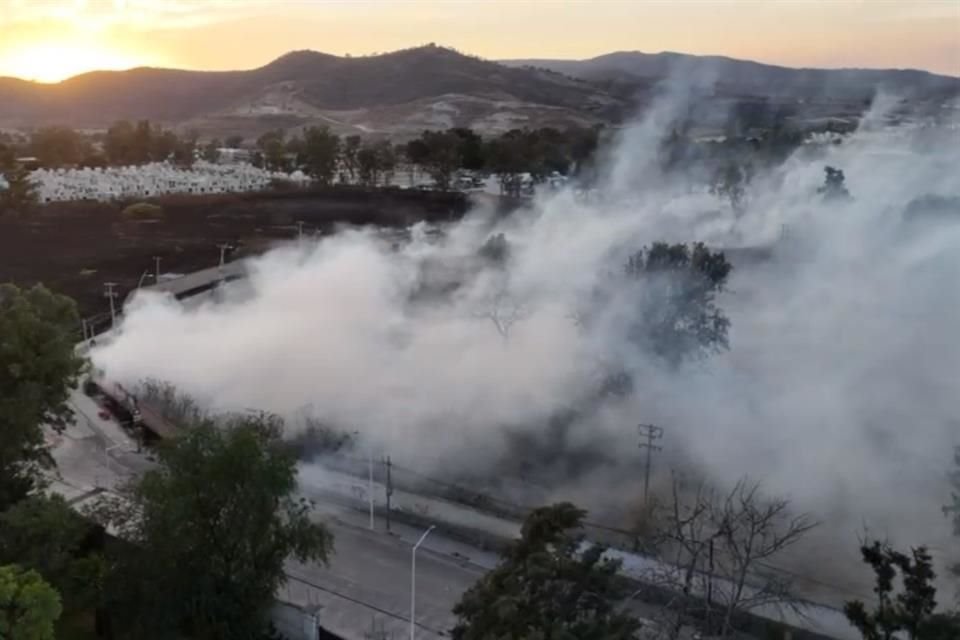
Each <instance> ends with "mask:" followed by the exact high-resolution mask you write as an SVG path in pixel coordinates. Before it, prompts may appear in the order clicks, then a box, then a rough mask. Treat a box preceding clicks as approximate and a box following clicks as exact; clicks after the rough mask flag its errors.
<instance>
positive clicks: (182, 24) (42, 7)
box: [0, 0, 960, 82]
mask: <svg viewBox="0 0 960 640" xmlns="http://www.w3.org/2000/svg"><path fill="white" fill-rule="evenodd" d="M430 42H433V43H436V44H438V45H444V46H450V47H454V48H456V49H459V50H461V51H463V52H466V53H471V54H475V55H479V56H481V57H484V58H490V59H502V58H588V57H592V56H596V55H601V54H603V53H609V52H611V51H623V50H637V51H645V52H649V53H656V52H659V51H678V52H682V53H693V54H717V55H726V56H730V57H735V58H746V59H752V60H758V61H761V62H768V63H773V64H782V65H786V66H812V67H881V68H887V67H894V68H907V67H909V68H919V69H926V70H929V71H934V72H938V73H947V74H951V75H960V0H902V1H893V0H736V1H734V0H672V1H656V0H646V1H645V0H419V1H417V0H351V1H345V0H340V1H336V0H0V76H5V75H7V76H16V77H21V78H26V79H30V80H37V81H41V82H54V81H58V80H61V79H63V78H66V77H70V76H72V75H76V74H78V73H83V72H85V71H90V70H94V69H125V68H131V67H135V66H164V67H177V68H186V69H206V70H223V69H249V68H254V67H258V66H262V65H264V64H266V63H268V62H269V61H271V60H273V59H274V58H277V57H279V56H280V55H282V54H284V53H286V52H288V51H291V50H296V49H313V50H316V51H322V52H325V53H333V54H338V55H344V54H350V55H366V54H372V53H383V52H388V51H393V50H396V49H403V48H408V47H413V46H419V45H422V44H427V43H430Z"/></svg>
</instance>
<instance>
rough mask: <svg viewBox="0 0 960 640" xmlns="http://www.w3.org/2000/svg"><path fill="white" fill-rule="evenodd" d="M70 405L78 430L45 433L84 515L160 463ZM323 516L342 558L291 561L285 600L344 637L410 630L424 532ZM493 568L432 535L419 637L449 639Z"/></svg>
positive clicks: (348, 512)
mask: <svg viewBox="0 0 960 640" xmlns="http://www.w3.org/2000/svg"><path fill="white" fill-rule="evenodd" d="M70 404H71V406H72V407H74V410H75V413H76V415H77V419H76V421H75V422H74V424H73V425H71V426H69V427H68V428H67V430H66V431H65V432H64V433H63V434H62V435H58V434H54V433H52V432H48V433H47V437H48V441H49V442H50V444H51V450H52V453H53V456H54V459H55V460H56V462H57V467H58V471H59V476H60V477H59V478H57V479H55V480H54V481H53V483H52V489H53V490H54V491H56V492H58V493H60V494H62V495H63V496H64V497H65V498H66V499H67V500H69V501H70V502H71V503H72V504H74V505H75V507H77V508H82V507H83V506H84V505H85V504H87V503H89V502H90V501H92V500H94V499H95V498H96V496H97V495H99V494H102V493H104V492H109V491H112V490H114V489H115V488H116V487H117V486H118V485H119V484H120V483H122V482H124V481H125V480H127V479H129V478H130V477H132V476H134V475H136V474H137V473H141V472H143V471H144V470H145V469H148V468H149V467H150V466H151V465H152V464H153V462H151V461H150V460H149V459H147V458H146V457H145V456H143V455H140V454H137V453H136V450H135V447H136V445H135V443H134V442H133V440H132V439H131V438H130V437H129V436H128V435H127V434H126V433H125V432H124V431H123V429H122V428H121V427H120V426H119V425H118V424H117V423H116V422H115V421H113V420H105V419H102V418H100V417H99V416H98V415H97V411H98V408H97V406H96V404H95V403H94V402H93V401H92V400H91V399H90V398H88V397H86V396H85V395H83V394H82V393H81V392H79V391H77V392H75V393H73V394H72V395H71V398H70ZM312 493H313V494H314V495H316V492H312ZM315 517H316V518H317V519H318V520H319V521H322V522H324V523H325V524H326V525H327V526H329V527H330V529H331V531H332V532H333V534H334V536H335V551H334V555H333V556H332V558H330V563H329V565H327V566H323V565H305V564H301V563H298V562H290V563H289V564H288V574H289V576H290V580H289V582H288V584H287V585H286V586H285V587H284V588H283V589H281V591H280V593H279V594H278V597H279V599H280V600H282V601H286V602H291V603H293V604H297V605H300V606H311V605H312V606H317V607H319V618H320V623H321V626H323V628H324V629H327V630H328V631H330V632H332V633H335V634H337V635H339V636H341V637H343V638H344V639H345V640H367V638H368V634H369V632H370V631H371V630H372V629H376V630H383V631H386V632H388V635H387V636H386V637H391V636H390V635H389V634H390V633H393V634H395V636H397V635H398V634H400V633H403V634H404V635H406V634H407V633H409V611H410V560H411V557H410V555H411V554H410V552H411V548H412V545H413V542H415V541H416V539H418V538H419V536H420V535H421V534H422V530H419V529H415V528H411V527H409V526H406V525H403V524H400V523H394V524H393V526H392V527H391V530H392V532H391V533H390V534H387V533H386V531H385V526H384V521H383V519H382V518H380V517H378V518H377V521H376V529H377V530H376V531H370V530H369V529H368V528H367V527H368V523H369V521H368V516H367V514H366V513H365V512H363V511H362V510H357V509H353V508H350V507H344V506H342V505H340V504H338V503H337V501H335V500H327V501H322V502H318V504H317V509H316V511H315ZM467 558H469V560H468V559H467ZM495 564H496V557H495V556H494V555H493V554H490V553H485V552H483V551H481V550H478V549H474V548H472V547H469V546H467V545H464V544H461V543H459V542H457V541H455V540H448V539H446V538H445V537H444V536H442V535H440V534H436V533H435V534H432V535H431V536H430V537H429V538H428V539H427V541H426V542H425V544H424V545H423V546H422V547H421V548H420V551H419V552H418V554H417V578H418V580H417V582H418V584H417V594H418V604H417V609H418V614H417V617H416V619H417V621H418V631H417V638H427V639H432V638H442V637H446V632H447V630H449V628H450V627H451V626H452V625H453V623H454V618H453V615H452V613H451V609H452V607H453V604H454V603H455V602H456V601H457V600H458V599H459V598H460V595H461V594H462V593H463V591H464V590H465V589H467V588H468V587H469V586H470V585H471V584H473V583H474V582H475V581H476V580H477V578H478V577H480V576H481V575H482V574H483V572H484V571H485V570H486V568H489V567H492V566H494V565H495Z"/></svg>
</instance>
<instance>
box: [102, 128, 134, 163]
mask: <svg viewBox="0 0 960 640" xmlns="http://www.w3.org/2000/svg"><path fill="white" fill-rule="evenodd" d="M134 133H135V131H134V128H133V124H132V123H131V122H130V121H129V120H120V121H118V122H115V123H114V124H113V125H111V126H110V128H109V129H107V133H106V136H104V140H103V151H104V153H105V154H106V156H107V161H108V162H109V163H110V164H111V165H114V166H117V165H129V164H134V163H135V162H136V160H135V157H134V156H135V151H134V141H133V138H134Z"/></svg>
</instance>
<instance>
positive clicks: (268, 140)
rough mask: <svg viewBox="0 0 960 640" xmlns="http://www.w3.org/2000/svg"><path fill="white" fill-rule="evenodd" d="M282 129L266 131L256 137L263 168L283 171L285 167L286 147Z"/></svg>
mask: <svg viewBox="0 0 960 640" xmlns="http://www.w3.org/2000/svg"><path fill="white" fill-rule="evenodd" d="M284 137H285V136H284V133H283V130H282V129H277V130H276V131H268V132H266V133H264V134H263V135H262V136H260V137H259V138H257V149H259V151H260V153H261V154H263V164H264V168H266V169H267V170H268V171H283V170H285V169H286V162H287V147H286V145H285V144H284Z"/></svg>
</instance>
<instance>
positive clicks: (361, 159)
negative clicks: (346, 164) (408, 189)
mask: <svg viewBox="0 0 960 640" xmlns="http://www.w3.org/2000/svg"><path fill="white" fill-rule="evenodd" d="M396 165H397V159H396V156H394V154H393V145H391V144H390V142H389V141H387V140H381V141H380V142H376V143H373V144H369V145H365V146H364V147H363V148H361V149H360V151H359V152H358V153H357V167H358V170H359V176H360V183H361V184H363V185H364V186H367V187H376V186H377V185H379V184H381V183H385V184H386V183H389V182H390V180H391V179H392V177H393V170H394V168H395V167H396Z"/></svg>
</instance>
